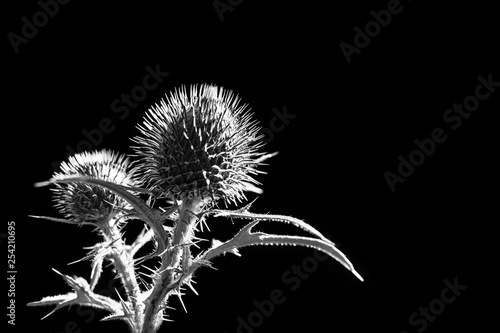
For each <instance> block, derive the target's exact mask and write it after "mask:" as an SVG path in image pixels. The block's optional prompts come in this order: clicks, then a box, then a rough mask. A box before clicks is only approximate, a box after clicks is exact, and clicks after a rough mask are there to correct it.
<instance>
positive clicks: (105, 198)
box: [52, 150, 140, 224]
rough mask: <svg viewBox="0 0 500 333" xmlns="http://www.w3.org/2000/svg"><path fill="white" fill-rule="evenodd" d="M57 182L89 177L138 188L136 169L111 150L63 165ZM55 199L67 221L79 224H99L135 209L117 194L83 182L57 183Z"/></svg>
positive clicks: (86, 154) (77, 157)
mask: <svg viewBox="0 0 500 333" xmlns="http://www.w3.org/2000/svg"><path fill="white" fill-rule="evenodd" d="M60 169H61V171H60V172H57V173H55V174H54V175H53V177H54V178H55V179H57V178H62V177H65V176H70V175H80V176H88V177H92V178H97V179H101V180H105V181H108V182H113V183H115V184H118V185H122V186H126V187H138V186H139V185H140V182H139V181H138V180H136V178H135V177H136V169H135V168H134V167H133V166H132V164H131V163H130V161H129V159H128V158H127V157H126V156H125V155H123V154H118V153H115V152H112V151H109V150H102V151H95V152H90V153H89V152H83V153H80V154H76V155H73V156H71V157H69V159H68V161H65V162H63V163H61V166H60ZM52 191H53V192H54V196H53V199H54V201H55V207H56V208H57V209H58V211H59V212H60V213H61V214H63V215H64V216H65V217H66V218H68V219H71V220H73V221H74V222H76V223H82V222H91V223H96V224H99V223H100V222H102V221H103V220H108V219H109V218H110V217H111V216H115V215H116V214H117V213H123V212H125V211H128V210H131V209H132V207H131V206H130V205H129V204H128V203H127V202H126V201H125V200H123V199H122V198H121V197H120V196H118V195H116V194H115V193H114V192H112V191H110V190H108V189H106V188H103V187H102V186H99V185H94V184H88V183H83V182H74V183H56V184H55V188H53V190H52Z"/></svg>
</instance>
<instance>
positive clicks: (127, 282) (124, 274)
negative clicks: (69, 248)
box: [102, 218, 143, 333]
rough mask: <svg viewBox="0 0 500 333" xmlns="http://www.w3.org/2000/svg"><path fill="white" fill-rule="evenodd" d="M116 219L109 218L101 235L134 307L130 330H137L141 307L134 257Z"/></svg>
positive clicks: (128, 298)
mask: <svg viewBox="0 0 500 333" xmlns="http://www.w3.org/2000/svg"><path fill="white" fill-rule="evenodd" d="M117 222H118V220H117V219H115V218H111V219H110V220H109V222H108V225H107V227H106V228H103V229H102V231H103V236H104V239H105V240H106V241H108V242H109V244H110V246H111V251H110V253H109V257H110V259H111V261H112V262H113V265H114V267H115V269H116V271H117V273H118V275H119V276H120V280H121V282H122V285H123V287H124V288H125V291H126V295H127V300H128V301H130V302H131V304H132V308H133V309H134V316H135V318H133V319H132V321H131V323H136V327H131V328H132V332H133V333H135V332H139V325H140V321H141V320H140V318H141V313H142V310H143V309H142V307H141V306H140V302H137V300H138V296H139V293H140V288H139V284H138V283H137V280H136V277H135V267H134V258H133V253H132V249H131V246H129V245H127V244H126V243H125V241H124V239H123V238H122V234H121V232H120V230H119V229H118V226H117V224H118V223H117Z"/></svg>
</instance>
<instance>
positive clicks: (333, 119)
mask: <svg viewBox="0 0 500 333" xmlns="http://www.w3.org/2000/svg"><path fill="white" fill-rule="evenodd" d="M162 3H164V2H162ZM233 3H237V2H236V1H235V2H233ZM16 4H17V7H15V8H14V7H12V8H6V6H12V5H11V4H9V5H7V4H4V10H3V17H4V18H3V20H2V21H3V22H5V27H4V36H5V37H4V39H3V40H4V42H3V46H4V48H3V53H4V54H5V55H6V56H5V57H4V65H5V71H4V73H6V74H5V75H3V77H4V78H5V81H4V89H3V91H4V92H5V96H4V97H3V110H4V111H3V119H4V120H3V126H2V128H3V131H2V135H3V136H4V138H3V140H2V143H3V151H4V157H3V167H2V170H3V171H4V172H3V176H4V178H5V179H6V181H7V183H6V184H5V185H4V191H5V195H4V196H3V199H4V205H3V213H4V216H3V222H2V223H4V228H3V229H4V230H3V231H2V232H4V233H5V232H6V229H7V226H6V224H7V221H11V220H13V221H15V222H16V239H17V243H16V251H17V252H16V255H17V257H16V263H17V271H18V274H17V280H16V306H17V307H16V311H17V312H16V324H17V325H16V327H15V329H14V330H12V329H13V327H11V326H9V329H10V330H11V331H16V332H21V331H22V330H23V329H29V328H31V329H32V330H36V331H37V332H64V331H65V325H66V323H68V322H75V323H76V325H78V328H77V329H76V330H75V331H76V332H80V331H79V330H81V332H98V331H125V330H126V326H125V324H123V323H121V322H105V323H101V322H99V321H98V319H99V318H102V317H103V316H104V313H99V312H98V313H96V318H95V319H93V320H91V319H92V318H91V314H90V313H89V312H85V313H83V314H79V313H78V311H77V309H76V308H72V309H70V310H69V311H68V310H67V309H62V310H59V311H58V312H56V313H55V314H53V315H52V316H50V317H48V318H47V319H44V320H43V321H40V318H41V317H43V316H44V315H45V314H46V313H48V312H49V311H50V310H51V308H28V307H26V306H25V304H26V303H27V302H30V301H35V300H39V299H41V298H42V297H44V296H48V295H55V294H62V293H65V292H67V291H69V287H67V286H66V285H65V284H64V282H63V280H62V279H61V278H60V277H59V276H58V275H57V274H55V273H54V272H53V271H52V270H51V268H55V269H57V270H59V271H61V272H62V273H66V274H69V275H73V274H74V275H78V276H83V277H85V278H88V276H89V273H90V269H89V263H88V262H83V263H79V264H75V265H70V266H67V263H68V262H71V261H74V260H77V259H79V258H81V257H83V256H84V254H85V253H86V251H85V250H83V249H82V247H85V246H90V245H92V244H94V243H93V242H95V241H96V240H97V236H96V235H94V234H92V233H91V232H90V229H88V228H85V227H83V228H77V227H72V226H68V225H59V224H56V223H52V222H44V221H40V220H35V219H32V218H29V217H28V215H29V214H33V215H49V216H57V212H56V211H55V209H54V208H52V203H51V197H50V191H49V190H48V189H47V188H39V189H35V188H33V186H32V184H33V183H35V182H37V181H42V180H46V179H48V178H50V176H51V174H52V172H53V169H52V167H51V164H52V162H53V161H62V160H64V159H65V158H66V154H67V152H66V149H65V147H66V146H67V145H69V146H71V147H73V148H75V147H76V146H77V144H78V143H79V142H80V141H81V140H84V139H85V137H84V136H83V134H82V131H83V130H85V129H86V130H91V129H93V128H96V127H98V125H99V122H100V121H101V119H103V118H109V119H111V120H112V121H113V124H114V125H116V129H115V130H114V131H113V132H112V133H109V134H105V135H104V136H103V139H102V143H100V144H99V145H98V146H97V147H96V148H99V149H100V148H111V149H115V150H120V151H122V152H127V153H130V152H131V150H130V148H129V147H130V144H131V142H130V138H131V137H132V136H134V135H136V134H137V130H136V129H135V125H136V124H137V123H138V122H139V121H140V120H141V119H142V116H143V114H144V112H145V111H146V110H147V109H148V107H149V106H150V105H151V104H153V103H157V102H158V101H159V99H160V98H162V96H163V95H164V94H165V93H166V92H169V91H171V90H172V89H174V88H176V87H178V86H180V85H181V84H193V83H205V82H207V83H214V84H218V85H221V86H224V87H226V88H229V89H232V90H233V91H235V92H237V93H238V94H239V95H240V97H241V98H242V100H243V101H244V102H246V103H248V104H249V105H250V106H251V107H252V110H253V112H254V113H255V117H256V118H257V119H258V120H259V121H260V122H261V125H262V126H263V127H267V128H269V126H270V125H269V124H270V122H271V120H272V119H273V117H274V113H273V111H272V110H273V109H275V108H276V109H278V110H282V109H283V108H284V107H285V106H286V109H287V112H288V113H289V114H293V115H295V118H293V119H291V120H290V122H289V124H287V125H286V126H285V127H284V129H283V130H282V131H280V132H276V133H274V137H273V140H272V141H271V142H270V143H269V144H268V146H267V150H268V151H270V152H271V151H279V152H280V154H279V155H278V156H276V157H274V158H273V159H272V160H271V161H270V166H268V167H266V168H265V171H267V174H266V175H263V176H261V177H259V180H260V181H261V182H262V183H263V184H264V185H263V188H264V194H263V195H261V196H260V198H259V199H258V200H257V202H256V203H255V205H254V208H253V210H254V211H256V212H273V213H277V214H288V215H292V216H295V217H298V218H301V219H304V220H305V221H307V222H308V223H310V224H312V225H313V226H315V227H316V228H317V229H319V230H320V231H321V232H322V233H324V234H325V235H331V238H332V240H333V241H334V242H336V243H338V244H339V247H340V249H341V250H342V251H344V253H345V254H346V255H347V256H348V257H349V258H350V259H351V261H352V262H353V264H354V266H355V267H356V268H357V270H358V272H359V273H360V274H361V275H362V276H363V277H364V278H365V282H363V283H362V282H360V281H358V280H357V279H356V278H355V277H354V276H353V275H352V274H350V273H349V272H348V271H347V270H345V269H344V268H343V267H342V266H341V265H339V264H338V263H337V262H335V261H334V260H331V259H330V260H328V261H324V262H321V263H319V266H318V268H317V269H316V270H315V271H314V272H312V273H311V274H310V276H309V278H308V279H305V280H301V284H300V286H299V288H298V289H297V290H295V291H291V290H290V289H289V287H290V284H287V283H285V282H284V280H283V279H282V275H283V274H284V273H285V272H286V271H287V270H289V269H291V267H292V266H293V265H300V264H301V263H302V262H303V260H304V259H305V258H307V257H310V256H311V255H312V254H313V252H312V251H311V250H308V249H304V248H288V247H287V248H279V247H271V248H267V247H266V248H250V249H243V250H242V251H241V253H242V254H243V256H242V257H241V258H237V257H234V256H226V257H223V258H218V259H216V260H215V261H214V265H215V267H217V268H218V271H213V270H209V269H205V270H202V271H200V272H199V274H198V275H197V281H198V284H197V290H198V292H199V294H200V295H199V296H195V295H194V294H193V293H192V292H190V291H187V295H186V296H185V297H184V299H183V300H184V303H185V305H186V307H187V309H188V313H187V314H186V313H184V311H183V310H182V306H181V305H180V304H179V303H178V302H177V301H176V300H174V301H172V305H173V306H175V307H176V310H175V311H171V312H170V319H172V320H173V322H171V323H165V324H164V326H163V327H162V329H161V330H160V332H166V331H167V330H169V329H170V330H171V331H172V332H180V331H184V332H191V331H206V332H221V333H222V332H228V333H229V332H236V331H237V325H238V323H237V317H238V316H241V317H243V318H247V317H248V315H249V314H250V313H251V312H252V311H255V307H254V305H253V304H252V302H253V301H254V300H257V301H262V300H265V299H269V294H270V292H271V291H272V290H274V289H280V290H281V291H283V293H284V295H285V297H286V301H285V302H284V303H283V304H280V305H277V306H276V307H275V310H274V312H273V313H272V315H271V316H269V318H265V319H264V321H263V323H262V324H261V325H260V326H258V327H256V328H254V331H255V332H276V331H280V332H281V331H283V332H303V331H304V330H306V329H307V330H308V331H312V332H320V331H321V332H364V331H368V330H370V331H384V332H395V333H397V332H401V331H404V330H406V331H408V332H416V331H417V330H416V329H417V328H420V327H421V326H418V327H412V326H410V324H409V322H408V317H409V316H410V315H411V314H412V313H413V312H415V311H418V309H419V307H421V306H422V307H427V306H428V305H429V303H430V302H431V301H433V300H434V299H436V298H439V297H440V295H441V291H442V289H443V288H444V287H445V286H444V284H443V280H445V279H448V280H450V281H453V279H454V278H457V279H458V282H459V283H460V284H464V285H467V286H468V287H467V289H466V290H465V291H463V293H462V295H460V296H459V297H458V298H457V299H456V300H455V301H454V302H453V303H451V304H448V305H446V308H445V310H444V313H443V314H441V315H439V316H438V317H437V319H436V320H435V321H434V322H431V323H429V324H428V326H427V328H426V330H425V331H426V332H455V331H459V330H464V329H465V328H471V329H472V328H473V329H475V330H477V331H480V330H481V329H483V330H484V329H485V328H488V327H490V325H492V323H493V318H494V317H495V316H497V311H495V309H493V307H492V306H491V305H489V304H487V303H486V301H488V300H489V301H493V302H494V303H495V302H496V301H495V298H496V296H493V294H494V290H495V288H496V287H495V286H496V278H495V276H494V274H493V267H492V266H494V264H496V263H497V262H498V260H494V259H496V258H495V257H494V253H497V252H498V251H495V252H494V250H493V248H494V243H493V240H494V237H493V235H494V234H495V233H496V232H495V231H494V229H493V226H494V225H495V223H494V222H495V221H497V220H498V217H497V210H495V209H494V208H496V206H498V194H497V193H498V187H497V186H496V185H495V183H496V179H497V172H498V163H497V162H496V159H495V157H496V156H497V155H498V146H497V144H495V142H497V143H498V124H499V123H498V121H495V120H493V118H494V115H495V113H497V112H498V105H499V102H498V101H499V96H498V94H500V92H499V91H498V90H500V88H497V91H496V92H495V93H493V94H491V96H490V97H489V98H488V99H487V100H486V101H484V102H481V104H480V106H479V109H478V110H477V111H476V112H475V113H473V114H472V115H471V116H470V118H468V119H466V120H464V121H463V123H462V125H461V126H460V128H458V129H457V130H452V129H451V128H450V127H449V126H448V125H446V124H445V123H444V122H443V119H442V116H443V114H444V112H445V111H446V110H447V109H448V108H450V107H452V106H453V104H454V103H462V102H463V100H464V98H465V97H467V96H469V95H472V94H473V93H474V90H475V88H476V86H477V84H478V79H477V77H478V76H479V75H482V76H483V77H487V76H488V75H489V74H490V73H491V74H492V76H493V80H494V81H500V71H499V68H500V66H498V59H500V57H499V52H498V51H497V49H498V33H499V32H500V29H499V24H498V17H497V15H496V14H495V13H497V11H496V9H494V8H493V5H492V4H489V3H488V2H486V1H484V4H481V3H480V2H476V1H474V2H473V1H465V2H458V3H457V2H449V3H447V4H442V3H441V4H440V5H439V6H437V5H436V4H435V2H431V1H412V2H409V1H404V2H402V3H401V4H402V6H403V10H402V12H401V13H399V14H397V15H394V16H393V17H392V20H391V22H390V23H389V25H388V26H387V27H385V28H383V29H382V31H381V32H380V33H379V34H378V35H377V36H375V37H373V38H372V40H371V42H370V44H369V45H368V46H367V47H365V48H363V49H362V50H361V52H360V53H359V54H354V55H353V56H352V62H351V63H350V64H348V63H347V62H346V59H345V57H344V56H343V54H342V51H341V49H340V48H339V44H340V43H341V42H347V43H349V44H353V38H354V34H355V32H354V30H353V28H354V27H355V26H358V27H360V28H363V27H364V26H365V24H366V23H367V22H369V21H371V20H373V18H372V16H371V15H370V11H371V10H375V11H379V10H381V9H385V8H387V1H372V2H359V1H336V2H334V3H332V4H331V5H326V4H324V3H319V2H315V3H307V2H293V3H291V2H288V1H273V2H272V4H269V2H266V1H242V2H241V4H239V5H237V6H235V7H234V10H233V11H227V12H225V13H224V14H223V17H224V20H223V21H221V19H220V17H219V16H218V14H217V11H216V10H215V9H214V6H213V3H212V1H204V2H191V1H176V2H173V4H162V5H159V4H158V2H153V1H143V2H140V3H139V2H126V3H125V2H114V3H113V4H107V5H106V6H104V5H102V4H100V3H97V2H92V3H88V2H82V1H72V2H70V3H68V4H66V5H61V6H60V8H59V12H58V13H57V15H56V16H55V17H53V18H50V20H49V21H48V24H47V25H46V26H44V27H42V28H40V29H39V32H38V34H37V35H36V36H35V37H33V38H31V39H30V40H29V42H28V43H27V44H23V45H20V47H19V52H18V53H17V54H16V53H15V52H14V51H13V48H12V46H11V44H10V43H9V40H8V38H7V34H8V33H9V32H14V33H17V34H19V33H20V30H21V27H22V24H23V22H22V21H21V18H22V17H23V16H26V17H27V18H29V19H30V20H31V18H32V16H33V14H34V13H36V12H37V11H39V10H40V7H39V5H38V4H37V2H36V1H18V2H16ZM156 65H159V67H160V68H161V70H162V71H165V72H169V73H170V74H169V76H168V77H167V78H165V80H164V81H163V82H162V83H161V84H160V85H159V86H158V87H157V88H156V89H155V90H153V91H151V92H149V93H148V95H147V98H146V99H145V100H144V101H142V102H140V103H139V105H138V107H137V108H135V109H133V110H131V112H130V115H129V116H128V117H127V118H126V119H124V120H120V119H119V118H118V117H117V114H115V113H113V112H112V110H111V107H110V105H111V103H112V102H113V101H114V100H115V99H117V98H119V97H120V95H121V94H122V93H125V94H127V93H130V91H131V89H132V88H134V87H135V86H137V85H139V84H141V83H142V79H143V77H144V75H145V74H146V70H145V67H146V66H151V67H152V68H154V67H155V66H156ZM495 119H496V117H495ZM437 127H442V128H443V129H445V130H446V134H447V135H448V139H447V141H445V142H444V143H443V144H440V145H438V146H437V148H436V150H435V152H434V154H433V155H432V156H430V157H428V158H426V160H425V162H424V163H423V164H422V165H421V166H418V167H417V168H416V169H415V171H414V173H413V174H412V175H411V176H409V177H408V179H407V180H406V181H405V182H404V183H398V184H397V185H396V191H395V192H394V193H392V192H391V190H390V189H389V186H388V185H387V182H386V181H385V179H384V176H383V174H384V172H386V171H391V172H396V170H397V167H398V163H399V162H398V160H397V157H398V155H400V154H401V155H403V156H405V157H407V156H408V155H409V154H410V152H412V151H413V150H414V149H415V148H416V146H415V144H414V143H413V141H414V140H415V139H420V140H422V139H425V138H429V137H430V133H431V131H432V130H433V129H435V128H437ZM251 198H253V197H251ZM5 200H6V201H5ZM241 223H242V222H235V224H234V225H233V224H231V222H230V221H219V220H217V221H213V222H212V223H210V226H211V228H212V229H211V230H212V232H213V235H209V236H208V237H210V238H212V237H215V238H219V239H227V238H229V237H230V236H231V235H232V234H234V233H235V232H236V231H237V230H239V228H240V226H241V225H240V224H241ZM279 230H282V231H285V232H295V230H294V229H292V228H286V227H284V226H281V225H278V226H276V229H273V231H279ZM5 244H6V242H5V238H2V249H3V251H6V250H7V248H6V245H5ZM110 277H111V275H109V276H107V278H108V279H109V278H110ZM115 286H116V287H119V285H118V282H116V283H115ZM6 293H7V285H5V290H4V291H2V295H4V296H5V295H6ZM2 299H4V300H5V301H4V303H3V305H2V307H3V309H4V312H6V310H5V307H6V306H7V301H8V299H7V298H6V297H5V298H2ZM80 312H81V311H80ZM2 318H3V319H2V321H3V322H6V321H7V319H6V316H5V315H2ZM2 324H3V323H2Z"/></svg>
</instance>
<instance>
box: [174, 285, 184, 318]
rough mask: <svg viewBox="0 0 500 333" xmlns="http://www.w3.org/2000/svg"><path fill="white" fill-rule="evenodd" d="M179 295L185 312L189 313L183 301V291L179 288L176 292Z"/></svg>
mask: <svg viewBox="0 0 500 333" xmlns="http://www.w3.org/2000/svg"><path fill="white" fill-rule="evenodd" d="M175 294H176V295H177V297H178V298H179V301H180V302H181V304H182V308H183V309H184V312H186V313H187V310H186V306H185V305H184V302H183V301H182V292H181V291H180V290H177V291H176V293H175Z"/></svg>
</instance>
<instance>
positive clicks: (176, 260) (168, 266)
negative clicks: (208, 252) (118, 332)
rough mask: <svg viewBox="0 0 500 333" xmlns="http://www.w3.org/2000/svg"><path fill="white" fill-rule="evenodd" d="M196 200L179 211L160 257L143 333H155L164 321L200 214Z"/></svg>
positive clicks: (187, 202)
mask: <svg viewBox="0 0 500 333" xmlns="http://www.w3.org/2000/svg"><path fill="white" fill-rule="evenodd" d="M201 207H202V201H201V200H199V198H196V197H195V198H193V199H185V200H183V202H182V204H181V205H180V207H179V208H178V210H179V218H178V220H177V222H176V225H175V227H174V230H173V237H172V239H171V240H170V241H169V242H168V247H167V251H166V252H165V253H164V254H163V255H162V258H161V259H162V264H161V268H160V270H159V276H158V277H157V278H156V279H155V282H154V287H153V291H152V293H151V295H150V296H149V298H148V299H147V300H146V309H145V313H144V324H143V329H142V333H155V332H157V331H158V329H159V328H160V325H161V323H162V321H163V309H164V308H165V306H166V304H165V303H166V301H167V297H168V296H169V292H170V291H171V288H169V286H171V285H173V284H174V282H175V280H176V278H177V277H178V276H179V274H180V271H181V258H182V255H183V252H184V249H185V248H186V247H187V246H190V243H191V240H192V238H193V228H194V226H195V224H196V221H197V215H198V213H199V212H200V211H201Z"/></svg>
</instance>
